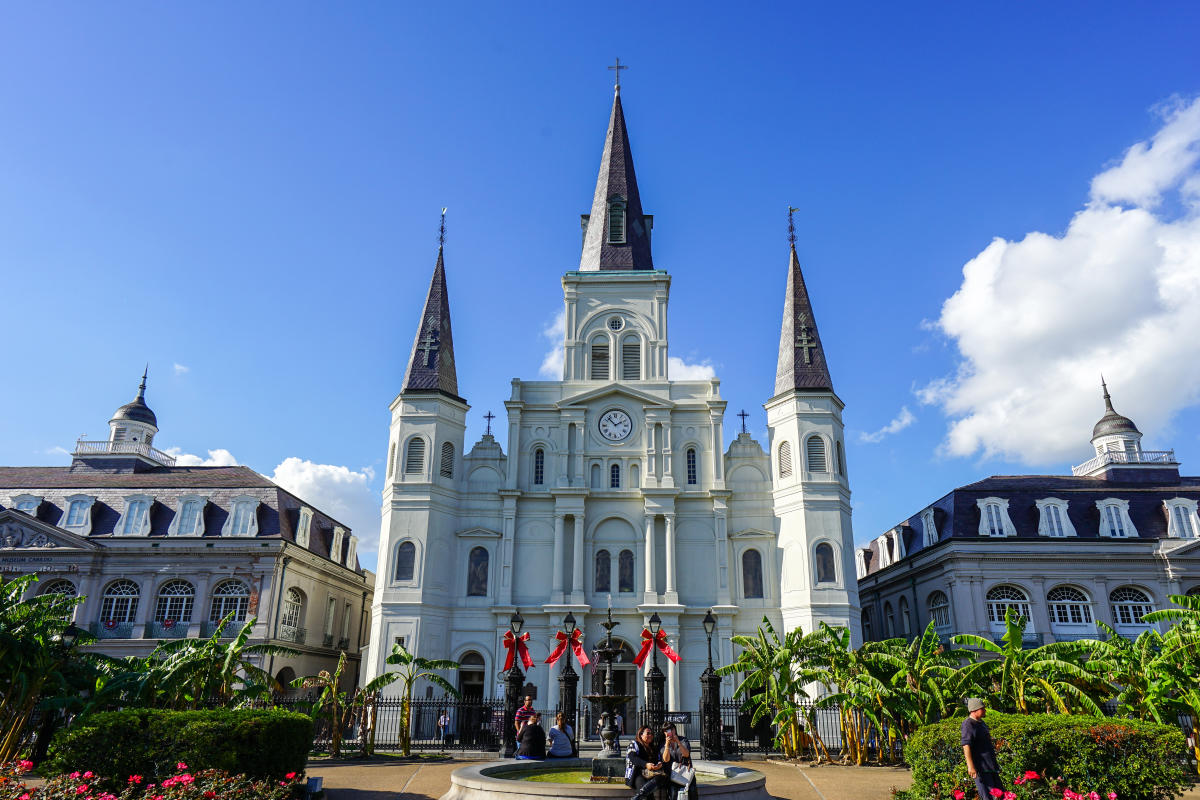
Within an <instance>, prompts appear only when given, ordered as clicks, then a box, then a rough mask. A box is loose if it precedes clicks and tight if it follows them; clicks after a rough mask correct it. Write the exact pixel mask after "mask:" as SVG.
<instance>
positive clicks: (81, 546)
mask: <svg viewBox="0 0 1200 800" xmlns="http://www.w3.org/2000/svg"><path fill="white" fill-rule="evenodd" d="M102 549H103V547H101V546H100V545H98V544H96V543H95V542H89V541H88V540H87V539H84V538H83V537H82V536H76V535H75V534H73V533H69V532H68V531H64V530H63V529H61V528H56V527H54V526H53V525H50V524H47V523H45V522H42V521H41V520H38V519H34V518H33V517H31V516H29V515H28V514H26V513H24V512H23V511H17V510H15V509H11V508H10V509H5V510H4V511H0V552H8V551H13V550H23V551H35V552H37V551H43V552H44V551H46V550H102Z"/></svg>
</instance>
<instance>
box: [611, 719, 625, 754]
mask: <svg viewBox="0 0 1200 800" xmlns="http://www.w3.org/2000/svg"><path fill="white" fill-rule="evenodd" d="M616 714H617V715H616V717H614V718H613V727H614V728H616V729H617V735H616V736H615V737H613V747H615V748H616V749H618V750H620V749H621V734H622V733H624V732H625V718H624V717H622V716H621V712H620V711H618V712H616Z"/></svg>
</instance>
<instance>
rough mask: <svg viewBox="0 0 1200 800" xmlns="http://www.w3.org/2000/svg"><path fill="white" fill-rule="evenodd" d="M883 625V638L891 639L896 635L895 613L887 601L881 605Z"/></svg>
mask: <svg viewBox="0 0 1200 800" xmlns="http://www.w3.org/2000/svg"><path fill="white" fill-rule="evenodd" d="M883 623H884V636H886V637H887V638H889V639H891V638H893V637H895V635H896V612H895V611H893V610H892V603H891V601H890V600H889V601H888V602H886V603H884V604H883Z"/></svg>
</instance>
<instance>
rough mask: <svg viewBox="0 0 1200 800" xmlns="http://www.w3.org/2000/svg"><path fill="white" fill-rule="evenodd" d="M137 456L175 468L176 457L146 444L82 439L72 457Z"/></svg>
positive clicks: (77, 443)
mask: <svg viewBox="0 0 1200 800" xmlns="http://www.w3.org/2000/svg"><path fill="white" fill-rule="evenodd" d="M110 454H111V455H137V456H144V457H146V458H148V459H150V460H151V461H157V462H158V463H159V464H162V465H163V466H164V467H173V466H175V457H174V456H171V455H167V454H166V453H164V452H163V451H162V450H159V449H158V448H157V447H151V446H150V445H148V444H146V443H145V442H109V441H103V442H88V441H84V440H83V439H80V440H79V441H77V442H75V452H74V453H72V454H71V455H76V456H97V455H100V456H102V455H110Z"/></svg>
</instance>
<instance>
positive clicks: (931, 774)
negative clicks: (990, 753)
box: [903, 712, 1191, 800]
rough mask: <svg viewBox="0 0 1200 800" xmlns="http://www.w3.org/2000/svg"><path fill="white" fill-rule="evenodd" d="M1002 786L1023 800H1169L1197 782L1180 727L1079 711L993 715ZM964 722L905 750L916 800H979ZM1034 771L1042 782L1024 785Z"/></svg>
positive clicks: (948, 723)
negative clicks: (1075, 799)
mask: <svg viewBox="0 0 1200 800" xmlns="http://www.w3.org/2000/svg"><path fill="white" fill-rule="evenodd" d="M986 721H987V724H988V727H989V728H990V729H991V732H992V739H993V741H995V743H996V757H997V762H998V763H999V766H1000V778H1001V784H1002V785H1003V786H1004V787H1006V788H1007V789H1008V790H1009V791H1013V792H1015V793H1016V794H1017V796H1018V797H1019V798H1026V797H1041V796H1045V797H1050V796H1057V797H1062V796H1063V789H1070V790H1072V791H1074V792H1079V793H1082V794H1083V795H1084V796H1087V795H1088V794H1089V793H1090V792H1097V793H1098V794H1099V796H1100V797H1107V796H1108V794H1109V792H1116V795H1117V797H1118V798H1119V800H1139V799H1140V798H1144V800H1169V798H1172V797H1174V796H1175V795H1177V794H1179V793H1180V792H1181V791H1182V790H1183V788H1184V787H1185V786H1187V785H1190V783H1191V777H1190V775H1189V763H1188V760H1187V746H1186V742H1185V740H1184V738H1183V733H1182V732H1181V731H1180V730H1179V729H1178V728H1176V727H1172V726H1168V725H1158V724H1155V723H1152V722H1143V721H1141V720H1128V719H1111V718H1105V717H1088V716H1081V715H1073V714H1029V715H1013V714H998V713H995V712H988V715H987V720H986ZM962 722H963V721H962V718H961V717H959V718H958V719H950V720H945V721H943V722H939V723H937V724H935V725H927V726H925V727H923V728H921V729H919V730H917V731H916V732H915V733H914V734H913V735H912V736H911V737H909V740H908V743H907V744H906V745H905V747H904V757H905V760H906V761H907V762H908V764H909V766H911V767H912V777H913V785H912V788H911V789H910V790H909V791H908V792H905V793H903V794H904V795H905V796H906V797H907V798H909V800H925V798H942V800H949V798H951V797H952V796H953V793H954V791H955V790H956V789H959V790H962V791H963V792H964V793H965V794H966V797H967V798H974V797H975V783H974V781H972V780H971V778H970V777H968V775H967V766H966V763H965V761H964V759H963V750H962V744H961V741H962V740H961V734H960V731H961V728H962ZM1029 771H1033V772H1036V773H1038V775H1039V776H1040V777H1038V778H1037V779H1032V780H1028V781H1027V780H1025V776H1026V773H1027V772H1029Z"/></svg>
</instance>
